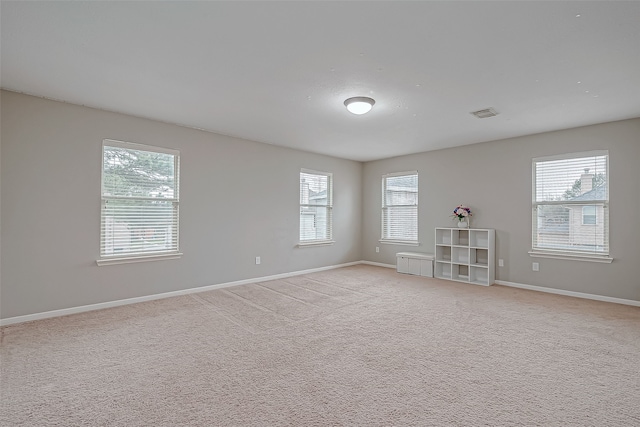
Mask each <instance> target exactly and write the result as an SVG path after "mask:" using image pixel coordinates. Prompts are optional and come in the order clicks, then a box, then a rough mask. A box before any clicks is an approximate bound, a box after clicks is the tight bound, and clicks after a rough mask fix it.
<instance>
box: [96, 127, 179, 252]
mask: <svg viewBox="0 0 640 427" xmlns="http://www.w3.org/2000/svg"><path fill="white" fill-rule="evenodd" d="M179 164H180V153H179V152H178V151H176V150H170V149H164V148H157V147H151V146H147V145H141V144H133V143H127V142H120V141H112V140H105V141H104V142H103V145H102V210H101V212H102V214H101V233H100V256H101V258H103V259H104V258H114V257H117V258H127V257H131V258H133V257H140V256H150V255H163V254H174V253H178V205H179Z"/></svg>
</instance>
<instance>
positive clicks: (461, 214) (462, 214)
mask: <svg viewBox="0 0 640 427" xmlns="http://www.w3.org/2000/svg"><path fill="white" fill-rule="evenodd" d="M451 216H452V217H454V218H456V219H457V220H458V221H465V220H466V219H467V217H470V216H473V214H472V213H471V209H469V208H468V207H466V206H464V205H459V206H458V207H456V208H455V209H454V210H453V215H451Z"/></svg>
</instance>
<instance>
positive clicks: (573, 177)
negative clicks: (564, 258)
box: [532, 151, 609, 257]
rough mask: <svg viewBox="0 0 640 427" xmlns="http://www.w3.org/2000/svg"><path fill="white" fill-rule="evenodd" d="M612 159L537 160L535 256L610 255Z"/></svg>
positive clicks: (597, 154)
mask: <svg viewBox="0 0 640 427" xmlns="http://www.w3.org/2000/svg"><path fill="white" fill-rule="evenodd" d="M608 163H609V155H608V152H607V151H594V152H587V153H575V154H568V155H563V156H556V157H545V158H538V159H534V160H533V212H532V219H533V221H532V223H533V230H532V242H533V243H532V246H533V248H532V253H535V252H544V253H550V254H554V253H555V254H558V255H569V256H581V255H582V256H586V257H599V256H600V257H605V256H608V255H609V178H608V176H609V174H608Z"/></svg>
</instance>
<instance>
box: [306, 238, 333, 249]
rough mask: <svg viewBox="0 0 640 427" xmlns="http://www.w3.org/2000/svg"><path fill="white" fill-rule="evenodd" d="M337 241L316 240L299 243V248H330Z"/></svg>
mask: <svg viewBox="0 0 640 427" xmlns="http://www.w3.org/2000/svg"><path fill="white" fill-rule="evenodd" d="M334 243H335V240H314V241H309V242H298V247H299V248H310V247H313V246H328V245H333V244H334Z"/></svg>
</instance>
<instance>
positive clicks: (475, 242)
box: [433, 228, 496, 286]
mask: <svg viewBox="0 0 640 427" xmlns="http://www.w3.org/2000/svg"><path fill="white" fill-rule="evenodd" d="M495 240H496V231H495V230H493V229H486V228H436V248H435V250H436V254H435V257H436V259H435V265H434V269H433V276H434V277H437V278H439V279H448V280H457V281H458V282H465V283H473V284H474V285H483V286H489V285H492V284H493V282H494V281H495V280H496V273H495V265H496V260H495V258H496V256H495Z"/></svg>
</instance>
